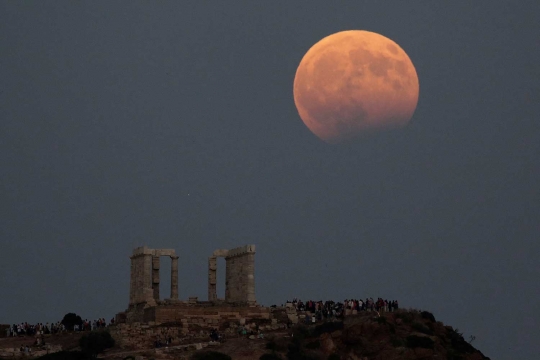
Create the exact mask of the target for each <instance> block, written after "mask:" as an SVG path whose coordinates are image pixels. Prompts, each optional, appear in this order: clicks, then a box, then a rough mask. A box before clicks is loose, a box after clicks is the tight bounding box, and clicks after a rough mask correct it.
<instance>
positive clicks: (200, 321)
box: [110, 303, 286, 348]
mask: <svg viewBox="0 0 540 360" xmlns="http://www.w3.org/2000/svg"><path fill="white" fill-rule="evenodd" d="M272 310H273V309H270V308H267V307H247V306H244V307H236V306H228V305H222V306H221V305H214V304H210V303H203V304H201V303H199V304H197V305H188V304H171V305H160V306H157V307H149V308H146V309H143V313H144V315H143V318H144V320H145V321H144V322H134V323H124V324H117V325H114V326H111V327H110V331H111V334H112V335H113V337H114V338H115V339H116V340H117V341H118V342H119V344H120V345H121V346H122V347H124V348H147V347H151V346H152V345H153V343H154V341H156V340H157V339H158V338H160V339H161V340H162V341H165V340H166V339H168V338H169V337H171V338H172V339H173V345H177V344H181V343H192V342H193V341H195V340H196V339H199V340H200V339H202V340H207V339H208V336H209V333H210V330H211V329H214V328H215V329H219V330H220V331H221V332H222V333H223V334H225V335H226V336H236V335H237V330H238V327H239V326H246V327H247V328H248V329H250V328H253V329H255V328H256V327H257V326H258V327H259V328H260V329H261V330H271V329H273V330H276V329H279V328H285V327H286V324H285V323H279V322H278V321H277V320H276V319H274V318H273V317H272Z"/></svg>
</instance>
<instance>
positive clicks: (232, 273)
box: [119, 245, 256, 323]
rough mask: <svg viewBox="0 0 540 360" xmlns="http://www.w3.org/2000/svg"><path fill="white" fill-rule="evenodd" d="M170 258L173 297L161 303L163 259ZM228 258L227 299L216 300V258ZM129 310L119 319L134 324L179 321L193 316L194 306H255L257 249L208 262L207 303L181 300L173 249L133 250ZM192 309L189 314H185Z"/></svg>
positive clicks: (222, 252) (223, 253) (225, 254)
mask: <svg viewBox="0 0 540 360" xmlns="http://www.w3.org/2000/svg"><path fill="white" fill-rule="evenodd" d="M162 256H168V257H170V258H171V296H170V298H167V299H161V298H160V293H159V285H160V280H159V272H160V257H162ZM218 257H223V258H225V299H218V298H217V292H216V287H217V258H218ZM130 259H131V280H130V288H129V307H128V309H127V310H126V311H125V312H123V313H120V314H119V319H120V320H121V319H123V321H125V322H128V323H133V322H162V321H176V320H178V319H179V318H181V317H183V316H186V315H185V314H186V311H187V312H188V313H189V312H192V311H193V306H195V307H197V306H199V307H209V306H210V307H212V306H235V307H238V306H240V307H241V306H247V307H250V306H253V305H256V299H255V245H245V246H241V247H238V248H234V249H230V250H216V251H214V252H213V254H212V256H210V257H209V258H208V301H206V302H205V301H199V300H198V299H197V298H196V297H190V298H189V299H188V300H184V301H182V300H180V299H179V298H178V256H177V255H176V253H175V251H174V250H173V249H150V248H148V247H146V246H142V247H138V248H136V249H134V250H133V254H132V255H131V256H130ZM187 308H189V311H188V310H186V309H187Z"/></svg>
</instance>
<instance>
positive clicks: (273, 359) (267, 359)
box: [259, 353, 281, 360]
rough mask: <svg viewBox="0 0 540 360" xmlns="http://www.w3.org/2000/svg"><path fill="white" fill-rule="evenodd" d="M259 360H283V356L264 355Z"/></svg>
mask: <svg viewBox="0 0 540 360" xmlns="http://www.w3.org/2000/svg"><path fill="white" fill-rule="evenodd" d="M259 360H281V356H279V355H278V354H275V353H271V354H263V355H261V357H260V358H259Z"/></svg>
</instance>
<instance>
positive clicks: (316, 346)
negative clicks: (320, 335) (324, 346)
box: [306, 340, 321, 350]
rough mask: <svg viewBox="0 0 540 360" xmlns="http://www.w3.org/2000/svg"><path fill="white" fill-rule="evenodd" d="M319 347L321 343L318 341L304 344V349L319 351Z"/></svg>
mask: <svg viewBox="0 0 540 360" xmlns="http://www.w3.org/2000/svg"><path fill="white" fill-rule="evenodd" d="M320 347H321V342H320V341H319V340H315V341H312V342H310V343H307V344H306V349H311V350H314V349H319V348H320Z"/></svg>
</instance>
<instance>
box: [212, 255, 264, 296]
mask: <svg viewBox="0 0 540 360" xmlns="http://www.w3.org/2000/svg"><path fill="white" fill-rule="evenodd" d="M218 257H224V258H225V264H226V265H225V302H227V303H246V304H255V302H256V301H255V245H246V246H241V247H238V248H235V249H231V250H223V249H221V250H216V251H214V253H213V254H212V256H210V257H209V258H208V301H218V298H217V289H216V285H217V258H218Z"/></svg>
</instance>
